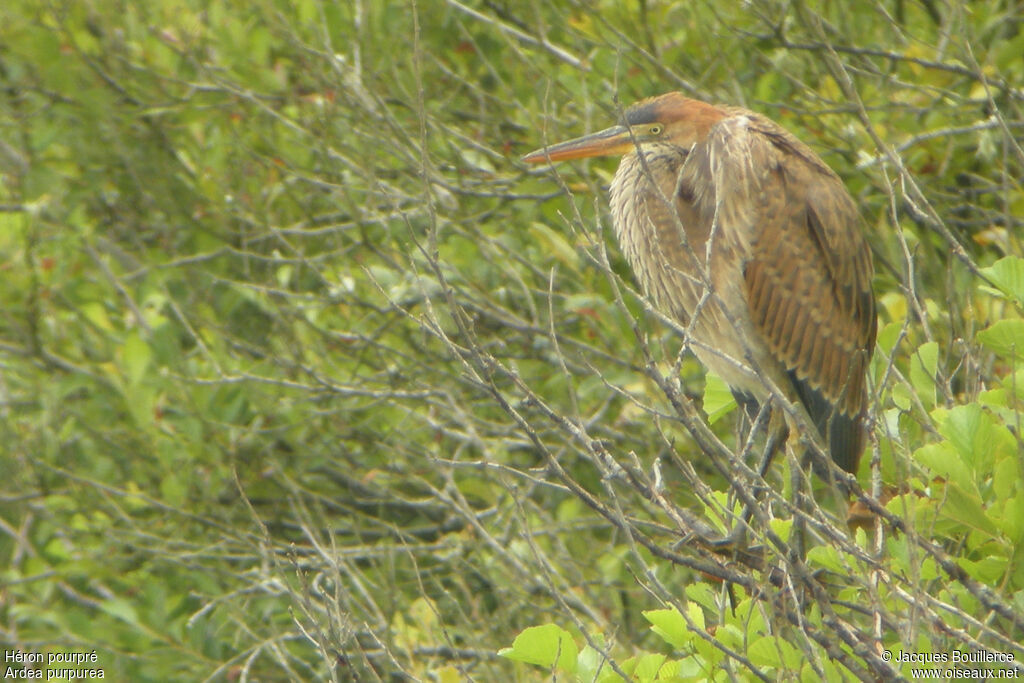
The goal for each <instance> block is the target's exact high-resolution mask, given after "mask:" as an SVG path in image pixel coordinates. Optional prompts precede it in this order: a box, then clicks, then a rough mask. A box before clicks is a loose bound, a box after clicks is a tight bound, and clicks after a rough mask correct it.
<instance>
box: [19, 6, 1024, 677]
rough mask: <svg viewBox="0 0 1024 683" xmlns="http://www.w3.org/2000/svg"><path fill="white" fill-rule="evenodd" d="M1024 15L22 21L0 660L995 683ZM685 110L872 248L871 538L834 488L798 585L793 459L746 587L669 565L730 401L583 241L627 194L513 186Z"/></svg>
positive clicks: (138, 669)
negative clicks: (970, 672) (787, 165)
mask: <svg viewBox="0 0 1024 683" xmlns="http://www.w3.org/2000/svg"><path fill="white" fill-rule="evenodd" d="M1021 20H1022V16H1021V7H1020V4H1019V3H1018V2H1015V1H1014V0H977V1H975V2H969V3H960V2H937V1H934V0H920V1H914V0H877V1H875V2H865V3H845V2H829V1H822V2H808V1H805V0H750V1H748V2H744V3H727V2H726V3H723V2H715V1H713V0H691V1H689V2H659V1H656V0H640V1H638V2H622V1H611V0H607V1H606V0H592V1H585V2H569V3H557V4H556V3H547V2H539V1H538V2H511V1H503V0H493V1H492V0H479V1H478V0H465V1H464V2H460V1H458V0H448V2H442V1H441V0H427V1H421V2H415V1H413V0H395V1H394V2H388V1H384V0H381V1H374V0H362V1H358V0H356V1H349V0H343V1H342V2H340V3H339V2H328V1H321V0H257V1H256V2H251V3H234V2H229V1H227V0H205V1H203V0H160V1H159V2H118V1H117V0H89V1H85V2H72V1H69V0H68V1H65V0H46V1H44V2H29V0H7V1H6V2H4V3H3V7H2V8H0V86H2V88H0V183H2V186H0V300H2V301H3V302H4V303H3V308H2V312H0V472H2V473H3V481H2V483H0V558H2V569H0V571H2V574H0V643H3V644H4V647H5V648H7V649H8V650H11V649H17V650H20V651H23V652H60V651H68V652H83V651H93V650H95V651H96V652H97V655H98V666H101V667H103V668H104V670H105V673H106V676H107V677H108V678H112V679H114V680H134V681H168V680H263V681H268V680H289V679H291V680H304V679H306V680H359V681H364V680H365V681H374V680H385V681H392V680H407V679H409V680H441V681H453V680H478V681H497V680H511V679H519V680H538V679H541V678H549V679H552V680H555V679H557V680H581V681H592V680H622V679H624V678H628V677H633V679H635V680H704V679H716V680H746V679H756V678H759V679H762V680H773V679H788V680H796V679H802V680H814V679H817V678H821V677H825V678H829V679H840V678H846V679H857V678H860V679H865V680H872V679H876V678H891V677H894V676H909V675H910V665H908V664H900V663H897V662H895V661H887V660H885V659H884V656H885V652H886V651H889V652H891V653H893V654H897V653H899V652H901V651H902V652H917V653H947V654H948V653H951V652H952V651H953V650H958V651H962V652H973V653H981V654H979V656H982V655H983V654H984V653H986V652H1000V653H1007V654H1012V655H1013V656H1014V657H1015V662H1014V663H1012V664H997V665H993V664H988V665H986V666H996V667H1001V668H1003V669H1008V668H1009V669H1011V670H1012V668H1013V667H1016V671H1017V672H1018V673H1019V672H1020V671H1021V662H1022V661H1024V649H1022V647H1021V645H1020V643H1021V641H1022V640H1024V554H1022V553H1024V551H1022V548H1024V544H1022V540H1024V474H1022V473H1024V447H1022V441H1021V408H1022V400H1024V370H1022V368H1021V365H1020V363H1021V360H1022V358H1024V344H1022V340H1024V322H1022V320H1021V314H1022V301H1024V265H1022V260H1021V256H1022V243H1021V237H1020V229H1021V224H1022V221H1024V219H1022V216H1024V189H1022V184H1021V178H1022V175H1024V150H1022V140H1024V60H1022V59H1021V55H1022V54H1024V31H1022V30H1021V28H1022V27H1021ZM673 89H676V90H682V91H683V92H686V93H688V94H692V95H694V96H698V97H700V98H702V99H707V100H711V101H722V102H728V103H733V104H741V105H745V106H748V107H750V108H752V109H755V110H757V111H760V112H763V113H765V114H767V115H769V116H771V117H773V118H775V119H776V120H778V121H780V122H781V123H782V124H783V125H785V126H786V127H788V128H789V129H791V130H792V131H794V132H795V133H796V134H797V135H798V136H799V137H800V138H802V139H803V140H805V141H806V142H807V143H809V144H810V145H811V146H812V147H814V148H815V149H816V150H818V151H819V152H820V153H821V154H822V155H823V157H824V158H825V159H826V161H827V162H828V163H829V164H830V165H832V167H833V168H835V169H836V170H837V172H838V173H839V174H840V175H841V176H842V177H843V178H844V180H845V181H846V183H847V185H848V187H849V189H850V191H851V193H853V195H854V197H855V198H856V199H857V200H858V202H859V204H860V206H861V208H862V213H863V216H864V220H865V230H866V231H867V233H868V234H869V236H870V240H871V243H872V246H873V248H874V250H875V254H876V265H877V271H878V273H877V277H876V281H875V290H876V293H877V296H878V299H879V302H880V320H879V329H880V334H879V343H878V349H877V353H876V355H875V360H874V364H873V366H872V369H871V373H872V387H871V391H872V410H871V415H872V438H871V443H870V447H869V448H870V450H869V453H868V455H867V456H866V457H865V458H864V459H863V465H862V469H861V472H860V476H859V480H860V482H861V484H862V486H863V487H864V490H865V491H866V492H867V494H868V495H867V496H866V497H865V498H864V500H863V501H862V505H863V506H866V507H871V506H874V507H875V509H876V512H879V513H884V514H882V516H881V517H878V519H879V520H881V521H879V522H878V523H877V525H876V526H877V528H872V527H871V525H870V524H869V525H868V528H867V529H861V530H860V531H857V532H851V531H849V530H848V529H846V527H845V524H844V523H843V521H842V520H843V518H844V517H845V511H844V510H841V509H839V508H838V506H837V504H836V503H835V501H834V500H832V499H831V498H830V497H829V495H827V492H820V495H819V496H818V500H819V501H820V502H821V506H819V507H816V508H815V509H814V510H813V511H812V513H811V514H810V515H809V519H808V524H809V525H810V528H811V530H812V537H813V539H812V543H811V545H812V546H813V547H812V549H811V551H810V553H809V556H808V558H807V562H806V564H804V563H800V562H795V561H792V560H790V559H788V558H787V557H786V553H785V552H784V549H785V544H784V543H783V542H784V541H785V539H786V535H787V533H788V529H789V525H790V522H791V518H792V507H791V506H790V505H789V503H788V500H789V498H788V495H787V494H786V492H785V490H784V489H785V487H784V485H783V482H787V481H788V479H789V478H788V476H786V474H785V472H786V468H787V467H788V465H787V464H786V463H781V464H779V465H777V466H776V468H775V469H774V470H773V471H772V472H771V473H770V474H769V480H770V482H771V483H772V484H773V485H774V487H775V489H777V490H778V493H771V494H768V495H767V496H766V499H765V500H764V501H763V505H762V510H763V514H761V515H759V516H758V517H757V518H756V519H755V520H754V522H753V526H754V527H755V528H754V529H753V531H752V538H751V542H752V543H753V544H755V545H759V546H762V547H763V548H764V551H763V554H761V555H757V556H751V557H746V556H737V557H735V558H730V557H722V556H718V555H716V554H714V553H711V552H709V551H708V550H707V549H705V548H703V547H701V545H700V544H699V543H694V542H693V539H692V536H690V535H688V534H689V533H690V531H692V530H693V523H694V519H693V518H699V521H701V522H702V523H706V524H710V525H712V526H718V525H720V526H727V525H728V523H729V522H728V521H727V520H728V515H729V511H730V509H731V508H732V506H733V502H731V498H730V496H729V491H730V488H729V479H728V478H727V477H726V476H724V473H726V472H728V471H736V470H735V468H736V467H737V466H738V465H737V460H739V459H741V458H739V457H738V456H737V455H735V454H736V453H739V452H740V451H741V450H742V449H741V447H740V445H737V443H736V439H735V435H734V432H735V425H734V423H735V419H734V417H733V415H732V414H731V413H730V412H729V410H730V407H731V404H730V401H729V399H728V397H727V395H724V394H723V392H722V390H721V387H720V385H718V384H716V383H715V382H714V380H713V379H710V380H708V382H707V384H706V385H705V380H704V375H703V372H702V370H701V369H700V367H699V366H698V365H697V363H696V362H695V361H694V360H693V359H692V357H690V356H689V355H687V354H685V353H683V351H685V347H684V344H683V340H682V338H681V337H680V336H679V335H678V334H677V333H676V332H675V331H673V330H672V329H671V327H670V326H669V325H666V324H665V323H664V322H663V321H660V320H659V319H658V318H657V316H656V315H653V314H652V313H651V312H649V311H648V310H647V308H646V307H645V305H644V302H643V301H642V300H641V299H640V298H639V297H638V296H637V295H636V294H635V293H634V290H633V287H632V279H631V277H630V275H629V273H628V270H627V268H626V267H625V265H624V263H623V261H622V259H621V256H620V255H619V253H618V251H617V250H616V249H615V247H614V245H610V244H609V241H608V237H609V221H608V219H607V215H606V213H605V207H606V200H605V194H604V189H603V188H604V186H606V184H607V182H608V181H609V179H610V177H611V174H612V173H613V172H614V168H615V162H614V161H605V160H601V161H596V162H589V163H580V164H574V165H566V166H563V167H560V168H558V169H557V170H556V171H555V172H552V171H551V170H550V169H548V168H530V169H528V168H526V167H524V165H523V164H521V163H520V162H519V161H518V157H519V156H520V155H521V154H523V153H525V152H527V151H529V150H532V149H534V148H536V147H539V146H541V145H542V144H543V143H545V142H548V141H554V140H558V139H562V138H565V137H570V136H575V135H578V134H581V133H583V132H586V131H591V130H596V129H598V128H601V127H604V126H606V125H608V124H609V123H610V122H613V121H614V120H615V119H616V116H617V112H619V111H620V110H621V107H622V106H623V105H626V104H628V103H630V102H631V101H633V100H635V99H638V98H641V97H645V96H649V95H653V94H658V93H661V92H665V91H668V90H673ZM709 416H710V417H709ZM730 468H732V470H730ZM731 476H733V477H736V478H737V480H738V481H740V482H741V488H744V489H746V490H749V489H750V482H749V481H747V480H745V479H743V477H742V476H741V475H740V474H739V473H738V472H736V473H735V474H733V475H731ZM883 485H900V486H902V487H903V488H902V489H900V495H897V496H896V497H895V498H893V499H892V500H890V501H888V503H887V505H886V507H885V510H883V509H882V508H881V507H880V504H879V502H878V495H879V494H881V493H882V491H883ZM872 494H873V495H872ZM723 579H728V581H727V582H723ZM517 636H519V638H518V640H517ZM503 648H508V649H507V650H504V654H503V656H502V655H499V654H498V651H499V650H502V649H503ZM947 666H948V665H947ZM973 666H982V665H977V664H976V665H973Z"/></svg>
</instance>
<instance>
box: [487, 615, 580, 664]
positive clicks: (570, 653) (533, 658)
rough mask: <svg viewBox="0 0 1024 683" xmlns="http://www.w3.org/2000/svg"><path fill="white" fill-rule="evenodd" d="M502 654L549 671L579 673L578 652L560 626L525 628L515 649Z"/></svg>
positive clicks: (515, 641) (517, 638)
mask: <svg viewBox="0 0 1024 683" xmlns="http://www.w3.org/2000/svg"><path fill="white" fill-rule="evenodd" d="M498 654H499V655H501V656H502V657H507V658H508V659H512V660H515V661H517V662H526V663H527V664H536V665H537V666H541V667H544V668H545V669H549V670H550V669H554V668H558V669H561V670H562V671H565V672H568V673H575V671H576V656H577V654H578V651H577V648H576V643H575V642H573V639H572V636H571V635H569V632H568V631H566V630H565V629H564V628H562V627H560V626H557V625H556V624H544V625H543V626H531V627H529V628H527V629H524V630H523V631H522V633H520V634H519V635H518V636H516V639H515V640H514V641H513V642H512V647H510V648H505V649H503V650H499V651H498Z"/></svg>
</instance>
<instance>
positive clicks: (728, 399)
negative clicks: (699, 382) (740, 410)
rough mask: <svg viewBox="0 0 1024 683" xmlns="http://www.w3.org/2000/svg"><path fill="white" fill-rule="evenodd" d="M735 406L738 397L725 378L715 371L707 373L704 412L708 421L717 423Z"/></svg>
mask: <svg viewBox="0 0 1024 683" xmlns="http://www.w3.org/2000/svg"><path fill="white" fill-rule="evenodd" d="M735 407H736V399H735V398H734V397H733V395H732V391H731V390H730V389H729V385H728V384H726V383H725V380H723V379H722V378H721V377H719V376H718V375H716V374H715V373H713V372H709V373H707V375H706V376H705V378H704V412H705V413H707V416H708V423H710V424H715V423H716V422H717V421H718V420H720V419H721V418H723V417H724V416H726V415H728V414H729V413H731V412H732V410H733V408H735Z"/></svg>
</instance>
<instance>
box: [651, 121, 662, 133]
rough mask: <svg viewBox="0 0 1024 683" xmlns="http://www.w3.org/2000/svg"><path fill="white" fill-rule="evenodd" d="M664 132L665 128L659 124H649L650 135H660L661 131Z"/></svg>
mask: <svg viewBox="0 0 1024 683" xmlns="http://www.w3.org/2000/svg"><path fill="white" fill-rule="evenodd" d="M663 130H665V127H664V126H662V125H661V124H660V123H654V124H651V127H650V132H651V135H661V131H663Z"/></svg>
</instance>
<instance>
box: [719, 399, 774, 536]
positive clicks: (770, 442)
mask: <svg viewBox="0 0 1024 683" xmlns="http://www.w3.org/2000/svg"><path fill="white" fill-rule="evenodd" d="M733 397H734V398H735V399H736V403H737V404H738V405H739V406H740V407H741V408H742V409H743V416H742V417H741V418H740V429H739V431H740V436H741V439H740V440H741V441H742V442H743V443H751V442H752V441H753V440H754V439H755V438H757V436H758V435H759V434H760V432H761V431H762V430H763V429H764V428H765V426H766V425H767V426H769V432H768V438H767V439H766V440H765V445H764V451H763V452H762V453H761V460H760V462H759V463H758V466H757V474H758V476H759V477H761V478H762V479H763V478H764V475H765V473H766V472H768V468H769V467H770V466H771V464H772V460H774V459H775V455H776V453H778V451H779V448H780V447H781V446H782V444H783V443H785V441H786V436H787V435H788V433H789V430H788V428H787V427H786V424H785V421H782V422H781V423H780V426H777V427H775V428H774V429H772V428H770V425H771V422H772V421H773V420H772V419H771V418H772V415H773V413H774V411H773V410H772V407H771V402H770V401H769V402H766V403H765V404H763V405H762V404H760V403H758V402H757V400H756V399H754V397H753V396H751V395H750V394H747V393H743V392H740V391H735V390H734V391H733ZM762 491H763V489H762V488H755V489H754V498H755V499H757V498H758V497H759V496H760V495H761V493H762ZM753 514H754V511H753V510H752V509H751V506H750V505H746V506H744V508H743V513H742V514H741V515H740V519H739V523H738V524H736V525H735V526H734V527H733V528H732V530H731V531H730V532H729V533H728V534H727V535H726V536H724V537H722V538H721V539H719V540H717V541H715V542H714V544H713V545H715V546H716V547H741V546H743V544H744V541H745V537H746V531H747V526H748V525H749V523H750V518H751V517H752V516H753Z"/></svg>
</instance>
